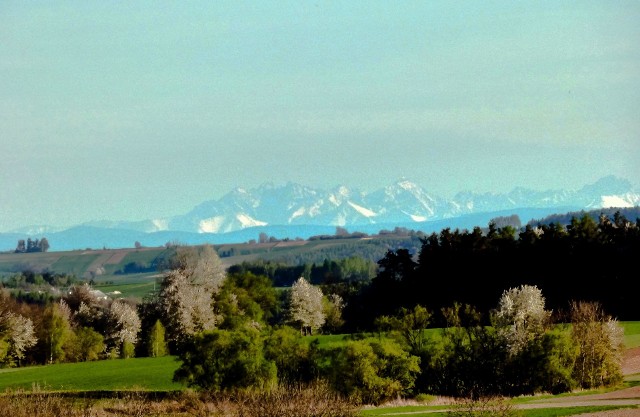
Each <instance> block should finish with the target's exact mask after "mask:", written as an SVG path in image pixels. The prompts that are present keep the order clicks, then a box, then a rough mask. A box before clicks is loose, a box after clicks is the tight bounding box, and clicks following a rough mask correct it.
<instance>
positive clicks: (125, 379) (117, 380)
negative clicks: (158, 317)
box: [0, 356, 184, 392]
mask: <svg viewBox="0 0 640 417" xmlns="http://www.w3.org/2000/svg"><path fill="white" fill-rule="evenodd" d="M179 365H180V363H179V362H178V361H177V360H176V358H175V357H174V356H165V357H160V358H131V359H113V360H101V361H94V362H79V363H63V364H56V365H42V366H33V367H25V368H10V369H0V391H4V390H6V389H31V388H32V387H33V386H39V387H40V388H41V389H44V390H47V391H48V390H51V391H66V392H81V391H123V390H132V389H136V390H144V391H177V390H182V389H183V388H184V386H183V385H181V384H177V383H175V382H172V377H173V373H174V372H175V370H176V369H177V368H178V366H179Z"/></svg>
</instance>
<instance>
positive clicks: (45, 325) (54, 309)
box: [37, 303, 73, 363]
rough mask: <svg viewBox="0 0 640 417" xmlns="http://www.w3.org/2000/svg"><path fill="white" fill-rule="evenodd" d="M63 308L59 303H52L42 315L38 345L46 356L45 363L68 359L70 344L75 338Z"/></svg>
mask: <svg viewBox="0 0 640 417" xmlns="http://www.w3.org/2000/svg"><path fill="white" fill-rule="evenodd" d="M63 306H65V307H66V305H63ZM63 308H64V307H61V304H59V303H55V304H51V305H50V306H48V307H47V308H46V309H45V311H44V313H43V315H42V321H41V323H40V325H39V326H38V332H37V333H38V346H37V347H38V350H39V351H40V352H41V354H42V355H43V356H44V358H43V363H44V362H46V363H59V362H64V361H65V359H67V350H68V347H69V346H68V344H69V342H70V340H71V339H72V338H73V331H72V330H71V323H70V322H69V318H68V317H67V315H66V314H65V313H66V311H65V310H63Z"/></svg>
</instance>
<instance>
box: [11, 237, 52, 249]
mask: <svg viewBox="0 0 640 417" xmlns="http://www.w3.org/2000/svg"><path fill="white" fill-rule="evenodd" d="M48 250H49V241H48V240H47V238H46V237H43V238H42V239H36V240H32V239H31V238H28V239H27V240H26V242H25V240H24V239H20V240H18V245H17V246H16V250H15V251H14V252H15V253H31V252H46V251H48Z"/></svg>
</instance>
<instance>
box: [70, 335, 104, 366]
mask: <svg viewBox="0 0 640 417" xmlns="http://www.w3.org/2000/svg"><path fill="white" fill-rule="evenodd" d="M104 349H105V345H104V337H103V336H102V335H101V334H100V333H98V332H96V331H95V330H93V329H92V328H90V327H80V328H78V329H76V330H75V332H74V335H73V337H72V338H71V340H70V342H69V344H68V350H67V355H68V357H69V358H70V359H71V360H72V361H74V362H84V361H95V360H98V359H100V355H101V353H102V352H103V351H104Z"/></svg>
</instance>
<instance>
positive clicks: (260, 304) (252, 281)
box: [216, 272, 280, 329]
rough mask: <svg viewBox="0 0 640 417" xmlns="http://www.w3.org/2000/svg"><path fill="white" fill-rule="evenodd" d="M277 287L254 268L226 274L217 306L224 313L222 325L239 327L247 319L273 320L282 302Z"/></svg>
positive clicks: (248, 321) (223, 326) (252, 320)
mask: <svg viewBox="0 0 640 417" xmlns="http://www.w3.org/2000/svg"><path fill="white" fill-rule="evenodd" d="M278 301H279V300H278V296H277V293H276V290H275V289H274V288H273V286H272V284H271V281H270V280H269V278H267V277H266V276H263V275H255V274H253V273H251V272H244V273H235V274H230V275H228V276H227V279H226V280H225V282H224V284H223V286H222V289H221V291H220V294H219V295H218V297H217V299H216V307H217V310H218V312H219V313H220V315H221V316H222V317H223V320H222V323H221V324H220V328H223V329H236V328H239V327H242V326H243V325H245V324H246V323H250V322H252V323H262V324H265V323H266V322H269V321H272V320H274V318H275V317H276V316H277V315H278V314H279V311H280V305H279V302H278Z"/></svg>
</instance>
